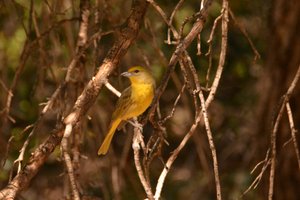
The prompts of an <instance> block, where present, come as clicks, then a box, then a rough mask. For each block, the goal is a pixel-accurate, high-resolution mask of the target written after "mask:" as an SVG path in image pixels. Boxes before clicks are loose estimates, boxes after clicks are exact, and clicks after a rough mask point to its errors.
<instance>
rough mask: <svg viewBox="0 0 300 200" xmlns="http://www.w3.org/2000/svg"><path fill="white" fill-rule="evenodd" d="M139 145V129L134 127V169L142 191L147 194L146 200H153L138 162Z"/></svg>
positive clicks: (141, 139)
mask: <svg viewBox="0 0 300 200" xmlns="http://www.w3.org/2000/svg"><path fill="white" fill-rule="evenodd" d="M141 143H143V136H142V133H141V129H140V128H138V127H135V128H134V135H133V139H132V149H133V153H134V163H135V167H136V170H137V173H138V176H139V178H140V181H141V183H142V185H143V187H144V190H145V192H146V194H147V197H148V199H150V200H154V197H153V193H152V189H151V186H150V183H149V182H148V181H147V179H146V177H145V175H144V171H143V168H142V166H141V162H140V144H141Z"/></svg>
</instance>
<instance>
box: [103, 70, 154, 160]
mask: <svg viewBox="0 0 300 200" xmlns="http://www.w3.org/2000/svg"><path fill="white" fill-rule="evenodd" d="M122 75H123V76H126V77H128V78H129V79H130V82H131V86H130V87H128V88H127V89H125V90H124V91H123V92H122V94H121V96H120V98H119V100H118V102H117V105H116V109H115V111H114V113H113V115H112V122H111V126H110V128H109V131H108V133H107V135H106V137H105V139H104V142H103V144H102V145H101V147H100V148H99V151H98V155H104V154H106V153H107V151H108V149H109V146H110V143H111V140H112V138H113V135H114V133H115V131H116V129H117V127H118V125H119V124H120V123H121V122H122V121H123V120H128V119H130V118H133V117H137V116H139V115H141V114H142V113H143V112H145V110H146V109H147V108H148V107H149V106H150V104H151V102H152V99H153V96H154V87H155V80H154V78H153V77H152V75H151V73H150V72H149V71H148V70H146V69H145V68H143V67H140V66H136V67H132V68H130V69H129V70H128V71H127V72H125V73H123V74H122Z"/></svg>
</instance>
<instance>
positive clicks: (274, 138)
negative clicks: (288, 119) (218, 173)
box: [268, 65, 300, 200]
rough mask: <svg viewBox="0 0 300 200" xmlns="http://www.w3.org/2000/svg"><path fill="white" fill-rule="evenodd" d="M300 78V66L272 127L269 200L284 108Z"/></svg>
mask: <svg viewBox="0 0 300 200" xmlns="http://www.w3.org/2000/svg"><path fill="white" fill-rule="evenodd" d="M299 78H300V65H299V67H298V70H297V72H296V75H295V77H294V79H293V81H292V83H291V85H290V86H289V88H288V91H287V92H286V94H285V95H284V96H283V100H282V103H281V105H280V109H279V112H278V114H277V116H276V119H275V121H274V124H273V126H272V133H271V168H270V176H269V193H268V199H269V200H272V199H273V195H274V179H275V166H276V157H277V146H276V141H277V131H278V127H279V123H280V121H281V118H282V115H283V112H284V108H285V106H286V104H287V103H288V102H289V100H290V97H291V95H292V93H293V92H294V90H295V87H296V85H297V83H298V81H299Z"/></svg>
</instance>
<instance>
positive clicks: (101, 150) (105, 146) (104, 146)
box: [98, 119, 121, 155]
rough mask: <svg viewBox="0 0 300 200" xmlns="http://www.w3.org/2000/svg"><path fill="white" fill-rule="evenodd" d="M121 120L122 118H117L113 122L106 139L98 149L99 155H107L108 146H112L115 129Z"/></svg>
mask: <svg viewBox="0 0 300 200" xmlns="http://www.w3.org/2000/svg"><path fill="white" fill-rule="evenodd" d="M120 122H121V120H120V119H116V120H114V121H113V122H112V123H111V126H110V129H109V131H108V133H107V135H106V136H105V139H104V141H103V143H102V145H101V147H100V148H99V150H98V155H105V154H106V153H107V151H108V148H109V146H110V143H111V140H112V138H113V136H114V134H115V131H116V129H117V127H118V125H119V124H120Z"/></svg>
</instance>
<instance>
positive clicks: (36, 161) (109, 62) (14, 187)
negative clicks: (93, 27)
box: [0, 0, 148, 199]
mask: <svg viewBox="0 0 300 200" xmlns="http://www.w3.org/2000/svg"><path fill="white" fill-rule="evenodd" d="M147 7H148V3H147V2H146V1H143V0H136V1H133V3H132V8H131V12H130V15H129V17H128V18H127V21H126V22H125V24H124V25H123V26H121V28H120V29H119V30H118V34H117V36H116V40H115V43H114V44H113V46H112V48H111V49H110V51H109V52H108V54H107V56H106V57H105V59H104V61H103V64H101V65H100V66H99V71H98V72H97V73H96V75H95V76H94V77H93V78H92V79H91V80H90V81H89V83H88V84H87V86H86V87H85V89H84V91H83V93H82V94H81V95H80V96H79V98H78V99H77V101H76V103H75V106H74V108H73V111H72V112H71V114H70V115H68V117H67V118H66V120H65V123H66V124H67V126H68V125H71V126H73V125H75V124H77V123H78V122H79V121H80V119H81V117H83V116H84V115H85V113H86V112H87V111H88V109H89V108H90V107H91V106H92V105H93V103H94V102H95V100H96V97H97V95H98V94H99V91H100V89H101V88H102V86H103V84H104V83H105V82H106V80H107V77H108V76H109V75H110V74H111V72H112V71H113V70H114V69H115V67H116V66H117V64H118V63H119V62H120V59H121V58H122V57H123V56H124V55H125V53H126V52H127V50H128V48H129V47H130V45H131V44H132V42H133V41H134V39H135V38H136V37H137V34H138V32H139V29H140V26H141V24H142V21H143V17H144V14H145V12H146V10H147ZM62 135H63V132H62V131H59V132H57V133H56V134H53V135H52V136H50V137H49V139H48V140H46V142H44V143H43V144H41V145H40V147H39V148H37V149H36V150H35V152H34V153H33V155H32V156H31V157H30V162H29V163H27V164H26V165H25V167H24V169H23V170H21V172H20V173H19V174H18V175H17V176H16V177H14V178H13V180H12V181H11V182H10V183H9V185H8V186H7V187H6V188H4V189H3V190H1V191H0V199H14V198H15V196H16V195H17V194H18V193H20V191H21V190H24V189H25V188H26V186H28V185H29V184H30V182H31V179H32V178H33V177H34V176H35V175H36V173H37V172H38V171H39V169H40V167H41V166H42V165H43V164H44V162H45V160H46V159H47V157H48V156H49V155H50V153H51V152H52V151H53V150H54V148H55V147H56V146H57V145H58V144H59V143H60V141H61V138H62Z"/></svg>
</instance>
